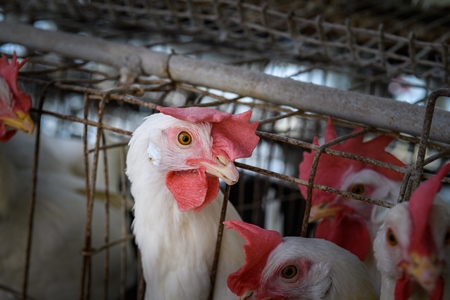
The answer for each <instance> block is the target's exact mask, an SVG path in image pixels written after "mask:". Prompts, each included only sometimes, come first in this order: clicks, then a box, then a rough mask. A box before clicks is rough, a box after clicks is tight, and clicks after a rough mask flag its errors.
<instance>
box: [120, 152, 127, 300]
mask: <svg viewBox="0 0 450 300" xmlns="http://www.w3.org/2000/svg"><path fill="white" fill-rule="evenodd" d="M119 163H120V170H121V172H120V184H121V186H120V196H121V202H122V230H121V232H122V237H126V236H127V233H128V222H127V220H128V218H127V192H126V191H127V186H126V182H127V179H126V175H125V168H126V167H125V147H124V146H121V147H120V160H119ZM127 244H128V240H126V241H125V242H123V243H122V245H121V255H120V260H121V264H120V299H121V300H125V293H126V285H127V267H128V266H127Z"/></svg>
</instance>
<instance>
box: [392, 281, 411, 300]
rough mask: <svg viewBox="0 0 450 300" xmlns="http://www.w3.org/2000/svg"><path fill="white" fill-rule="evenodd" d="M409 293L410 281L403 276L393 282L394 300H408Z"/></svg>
mask: <svg viewBox="0 0 450 300" xmlns="http://www.w3.org/2000/svg"><path fill="white" fill-rule="evenodd" d="M410 295H411V281H410V280H409V279H408V278H407V277H406V276H403V277H402V278H400V279H398V280H397V282H396V283H395V291H394V299H395V300H408V298H409V296H410Z"/></svg>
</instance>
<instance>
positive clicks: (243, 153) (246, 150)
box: [156, 106, 259, 161]
mask: <svg viewBox="0 0 450 300" xmlns="http://www.w3.org/2000/svg"><path fill="white" fill-rule="evenodd" d="M156 109H158V110H159V111H160V112H161V113H163V114H166V115H170V116H172V117H174V118H177V119H179V120H183V121H187V122H192V123H200V122H209V123H211V124H212V128H211V136H212V138H213V154H214V155H222V156H224V157H226V158H227V159H228V160H229V161H234V160H235V159H237V158H243V157H249V156H251V155H252V152H253V149H255V147H256V145H257V144H258V142H259V137H258V136H257V135H256V134H255V131H256V127H258V125H259V123H258V122H250V117H251V115H252V111H251V110H248V111H246V112H243V113H241V114H236V115H234V114H229V113H226V112H221V111H218V110H216V109H212V108H206V107H186V108H178V107H161V106H158V107H157V108H156Z"/></svg>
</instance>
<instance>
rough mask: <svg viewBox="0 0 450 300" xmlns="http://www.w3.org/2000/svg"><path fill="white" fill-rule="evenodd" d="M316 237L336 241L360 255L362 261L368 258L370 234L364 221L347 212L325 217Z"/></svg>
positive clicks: (317, 229)
mask: <svg viewBox="0 0 450 300" xmlns="http://www.w3.org/2000/svg"><path fill="white" fill-rule="evenodd" d="M314 237H316V238H321V239H325V240H328V241H330V242H333V243H335V244H336V245H338V246H340V247H342V248H344V249H346V250H348V251H350V252H351V253H353V254H354V255H356V256H358V258H359V259H360V260H361V261H364V260H365V259H366V257H367V255H368V253H369V251H370V247H371V239H370V234H369V231H368V230H367V227H366V225H365V224H364V222H363V221H362V220H361V219H360V218H356V217H352V216H349V215H348V214H346V213H337V214H336V217H335V218H326V219H323V220H322V221H321V222H320V223H319V224H318V225H317V228H316V230H315V233H314Z"/></svg>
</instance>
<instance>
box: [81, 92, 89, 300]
mask: <svg viewBox="0 0 450 300" xmlns="http://www.w3.org/2000/svg"><path fill="white" fill-rule="evenodd" d="M83 114H84V115H83V118H84V120H86V121H87V120H88V116H89V96H88V94H84V111H83ZM83 127H84V128H83V156H84V179H85V187H86V211H89V207H90V203H91V202H92V200H91V191H90V189H91V187H90V184H89V173H90V172H89V151H88V147H87V136H88V125H87V124H86V123H85V124H84V126H83ZM86 226H87V225H86ZM86 230H87V229H86ZM89 243H90V242H89V241H88V236H87V235H86V234H85V240H84V248H83V263H82V267H81V284H80V292H79V300H83V299H84V290H85V284H86V273H87V272H88V260H87V258H86V253H84V252H87V251H88V250H89V249H88V246H87V245H88V244H89Z"/></svg>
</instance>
